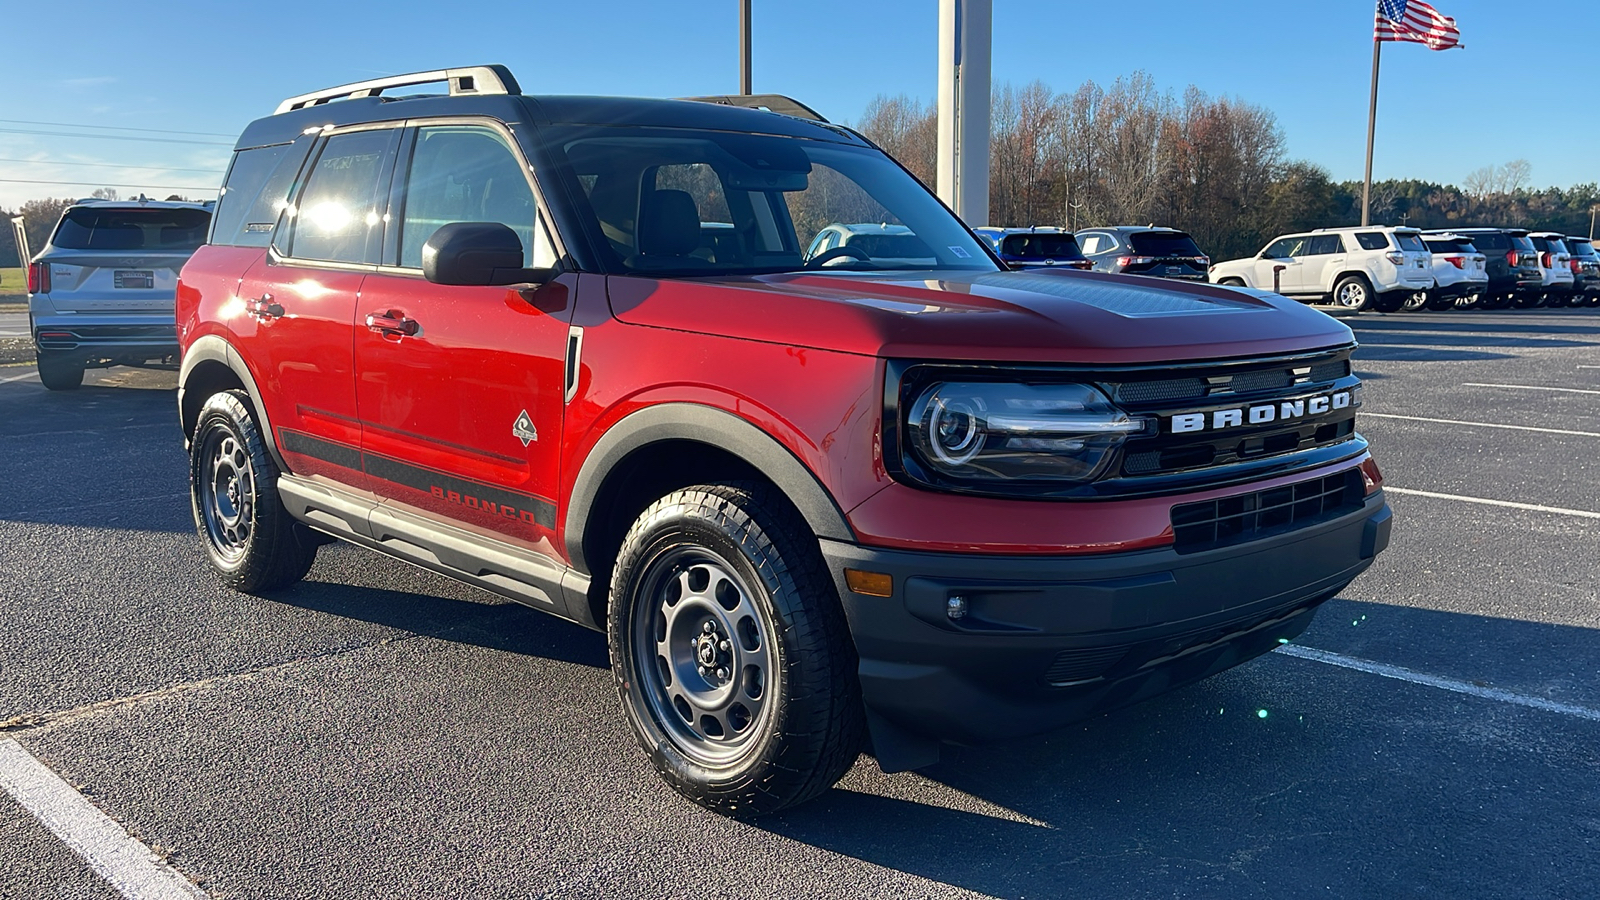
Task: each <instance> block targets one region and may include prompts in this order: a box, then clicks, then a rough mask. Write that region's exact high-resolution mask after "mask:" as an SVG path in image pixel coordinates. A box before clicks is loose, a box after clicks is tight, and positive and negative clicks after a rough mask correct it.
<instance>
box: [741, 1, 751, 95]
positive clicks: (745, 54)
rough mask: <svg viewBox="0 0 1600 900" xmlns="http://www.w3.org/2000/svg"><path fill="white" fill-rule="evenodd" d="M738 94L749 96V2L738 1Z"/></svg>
mask: <svg viewBox="0 0 1600 900" xmlns="http://www.w3.org/2000/svg"><path fill="white" fill-rule="evenodd" d="M739 93H741V94H750V93H752V91H751V90H750V0H739Z"/></svg>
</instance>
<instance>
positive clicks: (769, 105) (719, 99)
mask: <svg viewBox="0 0 1600 900" xmlns="http://www.w3.org/2000/svg"><path fill="white" fill-rule="evenodd" d="M678 99H679V100H693V101H695V102H697V103H717V104H720V105H722V106H742V107H744V108H745V109H762V110H766V111H767V112H775V113H778V114H779V115H785V116H793V117H794V118H796V119H810V120H811V121H813V122H824V123H826V122H827V121H828V120H827V119H824V118H823V117H822V114H821V113H819V112H817V111H816V110H814V109H812V108H811V107H809V106H807V105H805V104H804V103H801V102H800V101H799V100H796V99H794V98H793V97H785V96H784V95H782V94H721V95H718V96H715V97H679V98H678Z"/></svg>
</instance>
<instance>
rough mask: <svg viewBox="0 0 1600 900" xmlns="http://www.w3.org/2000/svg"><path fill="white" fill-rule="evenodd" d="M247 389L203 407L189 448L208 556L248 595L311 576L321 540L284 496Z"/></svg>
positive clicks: (197, 521)
mask: <svg viewBox="0 0 1600 900" xmlns="http://www.w3.org/2000/svg"><path fill="white" fill-rule="evenodd" d="M249 402H250V400H249V397H248V396H247V395H246V394H245V393H244V392H243V391H226V392H224V393H220V394H213V395H212V396H211V397H210V399H208V400H206V402H205V405H204V406H203V407H201V408H200V418H199V422H198V423H197V424H196V425H195V429H194V440H193V442H191V444H190V447H191V450H190V455H189V495H190V501H191V504H192V508H193V511H194V521H195V526H196V527H197V528H198V530H199V532H200V539H201V540H202V541H203V542H204V543H205V548H206V558H207V559H208V560H210V562H211V567H212V568H213V569H215V570H216V571H217V574H218V575H221V576H222V581H223V583H224V584H226V585H228V586H229V587H231V588H234V589H235V590H239V591H244V592H245V593H248V594H254V593H259V592H261V591H270V590H273V589H275V588H281V587H286V586H288V585H291V584H293V583H295V582H296V581H299V580H300V579H301V578H303V577H305V574H306V572H308V571H309V570H310V569H311V564H312V562H314V561H315V560H316V555H317V541H316V540H315V538H313V537H312V536H311V535H310V534H309V533H307V532H306V530H305V527H304V526H302V525H299V524H297V523H296V522H295V521H294V519H293V518H292V517H290V515H289V511H288V510H286V509H284V507H283V501H281V500H279V499H278V467H277V466H276V465H275V464H274V463H273V461H272V456H271V455H270V454H269V453H268V452H267V446H266V442H265V441H264V440H263V439H262V437H261V432H260V430H259V429H257V428H256V423H255V419H253V418H252V417H251V415H250V411H249V406H248V404H249Z"/></svg>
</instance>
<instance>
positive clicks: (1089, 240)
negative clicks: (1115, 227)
mask: <svg viewBox="0 0 1600 900" xmlns="http://www.w3.org/2000/svg"><path fill="white" fill-rule="evenodd" d="M1078 246H1079V247H1081V248H1083V252H1085V253H1105V252H1107V251H1110V250H1115V249H1116V248H1117V242H1116V241H1114V240H1112V239H1111V236H1110V235H1107V234H1086V235H1084V236H1083V239H1082V240H1080V241H1078Z"/></svg>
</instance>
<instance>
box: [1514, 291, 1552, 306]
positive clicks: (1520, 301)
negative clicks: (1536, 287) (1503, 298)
mask: <svg viewBox="0 0 1600 900" xmlns="http://www.w3.org/2000/svg"><path fill="white" fill-rule="evenodd" d="M1511 305H1512V307H1514V308H1516V309H1534V308H1536V307H1540V306H1543V305H1544V295H1543V294H1518V295H1517V296H1516V297H1515V298H1514V299H1513V300H1512V301H1511Z"/></svg>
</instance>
